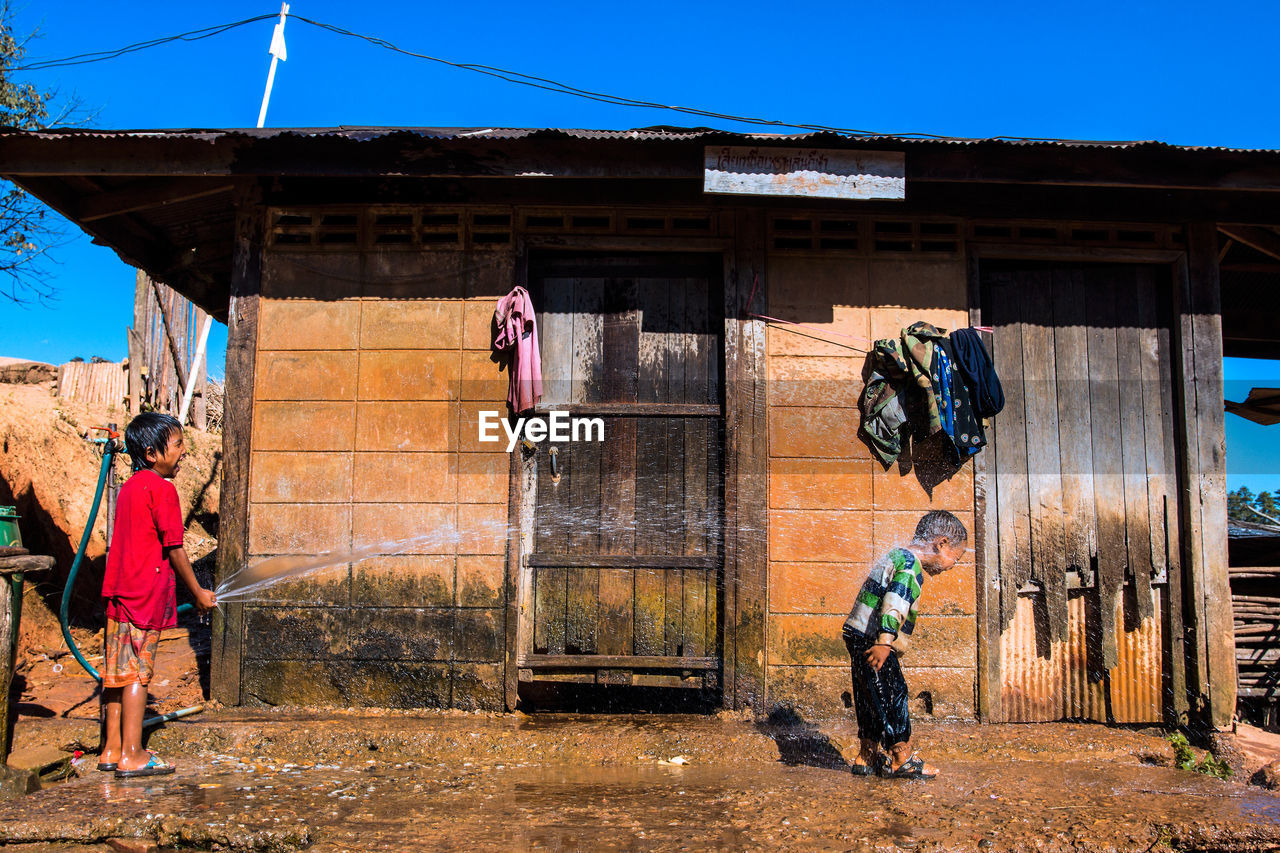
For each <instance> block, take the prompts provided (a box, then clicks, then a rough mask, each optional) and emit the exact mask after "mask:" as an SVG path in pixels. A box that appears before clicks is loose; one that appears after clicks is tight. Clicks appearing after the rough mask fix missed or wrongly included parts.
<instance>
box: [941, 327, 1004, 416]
mask: <svg viewBox="0 0 1280 853" xmlns="http://www.w3.org/2000/svg"><path fill="white" fill-rule="evenodd" d="M951 347H952V349H953V350H954V352H955V360H956V363H957V364H958V366H959V368H960V375H961V377H963V379H964V382H965V384H966V385H967V386H968V387H969V399H970V402H971V403H972V404H973V414H974V417H976V418H989V417H991V416H993V415H996V414H999V413H1000V410H1001V409H1003V408H1004V389H1003V388H1002V387H1000V377H999V376H997V375H996V368H995V365H994V364H992V363H991V356H990V355H989V354H988V353H987V348H986V347H985V346H983V344H982V339H981V338H980V337H978V333H977V332H975V331H974V330H973V329H956V330H955V331H954V332H952V333H951Z"/></svg>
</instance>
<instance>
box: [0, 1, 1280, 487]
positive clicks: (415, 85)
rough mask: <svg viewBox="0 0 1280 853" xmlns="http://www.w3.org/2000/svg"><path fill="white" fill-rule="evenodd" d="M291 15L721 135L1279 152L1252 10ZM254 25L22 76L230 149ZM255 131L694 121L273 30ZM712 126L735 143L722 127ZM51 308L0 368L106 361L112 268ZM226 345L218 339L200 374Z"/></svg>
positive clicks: (67, 287)
mask: <svg viewBox="0 0 1280 853" xmlns="http://www.w3.org/2000/svg"><path fill="white" fill-rule="evenodd" d="M278 10H279V6H278V4H276V3H273V2H270V0H255V2H238V0H237V2H219V3H216V4H212V3H202V4H196V3H164V4H161V3H135V2H115V3H103V2H101V0H95V2H83V1H82V0H59V2H57V3H56V4H51V3H36V2H29V3H28V4H27V5H26V6H25V8H22V9H20V10H19V11H18V14H17V16H16V22H15V23H16V29H17V30H18V31H19V32H27V31H30V30H33V29H37V28H38V29H39V30H40V34H41V38H40V39H39V40H38V41H36V42H34V43H33V44H32V46H31V50H30V54H29V58H55V57H62V56H67V55H70V54H76V53H80V52H83V51H89V50H101V49H105V48H112V47H118V46H122V45H125V44H129V43H132V42H135V41H140V40H143V39H148V38H153V37H157V36H162V35H168V34H172V33H177V32H182V31H186V30H192V29H196V28H199V27H204V26H209V25H213V24H220V23H225V22H230V21H234V20H239V19H242V18H248V17H253V16H255V15H260V14H265V13H272V12H276V11H278ZM291 11H292V13H293V14H296V15H303V16H306V17H309V18H314V19H316V20H318V21H324V22H326V23H331V24H335V25H339V26H342V27H345V28H347V29H351V30H356V31H358V32H362V33H367V34H370V35H376V36H381V37H384V38H387V39H389V40H391V41H394V42H396V43H398V44H400V45H401V46H403V47H405V48H408V49H411V50H415V51H419V52H423V53H429V54H433V55H436V56H441V57H444V58H448V59H453V60H457V61H461V62H474V63H485V64H491V65H498V66H503V67H507V68H511V69H514V70H518V71H523V72H525V73H529V74H537V75H541V76H544V77H550V78H553V79H556V80H560V81H563V82H566V83H570V84H572V85H577V86H580V87H583V88H591V89H596V90H598V91H604V92H610V93H615V94H619V95H625V96H629V97H634V98H641V99H646V100H653V101H661V102H665V103H677V104H684V105H689V106H696V107H702V108H707V109H714V110H718V111H722V112H728V113H735V114H739V115H754V116H761V117H766V118H777V119H783V120H791V121H800V122H806V123H817V124H830V125H835V126H841V127H855V128H861V129H869V130H876V131H881V132H889V133H897V132H910V131H922V132H931V133H940V134H949V135H956V136H992V135H1018V136H1050V137H1066V138H1076V139H1159V140H1163V141H1166V142H1173V143H1179V144H1188V145H1221V146H1232V147H1246V148H1247V147H1265V148H1272V147H1280V133H1278V132H1277V131H1278V130H1280V118H1278V117H1277V116H1278V115H1280V112H1278V111H1277V109H1276V107H1277V104H1276V90H1275V86H1274V77H1275V68H1274V55H1275V50H1274V33H1275V32H1276V31H1277V28H1278V27H1280V4H1276V3H1273V2H1255V3H1230V2H1227V3H1218V4H1214V5H1213V6H1212V7H1208V6H1206V5H1205V4H1204V3H1203V2H1197V3H1191V2H1161V3H1156V2H1128V3H1116V2H1114V0H1109V2H1105V3H1103V2H1077V3H1074V4H1072V5H1071V6H1070V7H1069V8H1067V7H1064V6H1062V5H1060V4H1028V3H1023V2H985V3H956V2H933V3H929V2H915V3H899V4H861V3H832V4H828V5H827V6H826V7H825V8H824V7H823V6H822V5H819V4H815V5H811V6H807V7H805V6H801V7H788V6H785V5H780V4H778V3H754V2H746V0H742V2H733V3H728V2H703V3H699V4H690V3H681V4H665V3H651V4H646V5H644V6H642V7H641V6H631V5H628V4H605V3H599V2H591V3H579V2H573V3H569V2H552V3H527V2H520V3H512V2H490V3H486V4H483V5H476V4H470V3H448V4H446V3H438V4H437V3H432V4H425V3H417V2H392V0H385V2H382V3H378V4H370V5H368V6H365V5H364V4H352V3H349V2H318V0H298V2H295V3H293V4H291ZM271 27H272V25H271V23H270V22H266V21H264V22H261V23H258V24H254V25H251V26H247V27H243V28H240V29H237V30H234V31H232V32H230V33H227V34H225V35H222V36H218V37H216V38H212V39H208V40H205V41H200V42H195V43H185V44H184V43H179V44H171V45H167V46H164V47H160V48H156V49H152V50H148V51H144V52H141V53H137V54H133V55H130V56H126V57H124V58H121V59H116V60H111V61H108V62H101V63H96V64H92V65H82V66H77V67H71V68H60V69H52V70H49V71H45V72H39V73H35V74H31V75H28V76H27V78H26V79H29V80H31V81H32V82H34V83H36V84H37V85H39V86H41V87H42V88H56V89H58V90H60V91H61V92H62V93H64V94H67V95H69V94H72V93H74V94H75V95H76V96H77V97H79V98H80V99H81V100H82V101H83V102H84V104H85V105H86V107H88V108H89V109H90V110H92V111H94V112H95V114H96V115H95V118H94V121H93V124H94V125H96V126H99V127H105V128H157V127H167V128H179V127H246V126H252V125H253V124H254V123H255V121H256V120H257V113H258V106H259V103H260V101H261V98H262V88H263V83H264V81H265V77H266V71H267V66H268V63H269V57H268V56H267V53H266V50H267V45H268V44H269V42H270V37H271ZM286 37H287V42H288V49H289V59H288V61H287V62H285V63H283V64H282V65H281V66H280V69H279V71H278V73H277V77H276V86H275V91H274V94H273V96H272V101H271V110H270V112H269V114H268V117H267V124H268V126H277V127H283V126H313V127H314V126H328V125H339V124H346V125H419V126H422V125H436V126H478V127H492V126H517V127H521V126H542V127H545V126H550V127H609V128H620V127H644V126H650V125H655V124H677V125H690V124H698V123H709V122H699V121H697V120H696V119H694V118H692V117H688V116H681V115H678V114H674V113H669V112H663V111H654V110H643V109H635V108H623V107H615V106H609V105H605V104H599V103H594V102H591V101H585V100H581V99H578V98H570V97H566V96H563V95H554V94H550V93H546V92H540V91H537V90H534V89H529V88H525V87H521V86H514V85H511V84H508V83H503V82H500V81H495V80H491V79H488V78H484V77H481V76H479V75H476V74H470V73H467V72H463V71H458V70H456V69H452V68H447V67H444V66H440V65H437V64H434V63H429V62H424V61H422V60H416V59H411V58H408V57H402V56H396V55H394V54H391V53H388V52H386V51H382V50H380V49H378V48H375V47H373V46H371V45H368V44H364V43H360V42H356V41H352V40H347V39H342V38H341V37H339V36H337V35H334V34H332V33H328V32H324V31H321V30H317V29H315V28H314V27H310V26H308V25H306V24H303V23H301V22H299V21H294V22H292V23H290V24H289V25H288V27H287V29H286ZM715 124H716V126H720V127H727V128H730V129H744V128H742V127H740V126H737V125H734V124H732V123H728V122H716V123H715ZM57 258H58V262H59V263H58V264H57V265H56V266H55V267H54V270H53V271H54V275H55V277H56V285H57V287H58V291H59V295H60V298H59V299H58V301H56V302H55V303H53V304H52V305H50V306H36V307H31V308H27V309H20V308H14V307H12V306H10V305H3V306H0V355H9V356H24V357H30V358H36V359H40V360H44V361H52V362H61V361H65V360H67V359H68V358H71V357H72V356H76V355H80V356H83V357H86V358H88V357H89V356H92V355H101V356H104V357H106V358H109V359H113V360H115V359H119V358H121V357H122V356H123V355H124V352H125V332H124V330H125V327H126V326H127V325H128V324H129V322H130V319H131V317H130V315H131V313H132V301H131V300H132V296H131V294H132V287H133V273H132V270H131V269H130V268H128V267H126V266H125V265H124V264H122V263H121V262H120V261H119V260H118V259H117V258H116V257H115V255H114V254H113V253H112V252H111V251H110V250H107V249H103V248H101V247H96V246H93V245H92V244H90V242H89V241H88V239H87V238H85V237H84V236H83V235H82V234H80V232H78V231H76V230H74V229H73V232H72V239H71V240H70V242H69V243H68V245H66V246H64V247H63V248H62V249H61V250H60V251H59V253H58V256H57ZM225 340H226V333H225V329H224V328H222V327H221V326H220V325H215V332H214V335H213V338H212V342H211V344H212V345H211V356H212V358H211V364H210V368H211V372H212V373H213V374H214V375H220V374H221V372H222V360H223V356H224V353H225ZM1227 371H1228V378H1229V379H1232V380H1235V379H1240V380H1241V383H1240V385H1239V387H1237V384H1236V383H1235V382H1234V381H1233V382H1232V385H1231V386H1230V387H1229V389H1228V394H1227V396H1229V397H1235V398H1243V397H1244V395H1245V394H1247V393H1248V386H1249V385H1250V384H1270V385H1273V386H1280V365H1277V364H1274V363H1264V364H1256V363H1247V362H1245V363H1236V362H1235V360H1228V364H1227ZM1227 423H1228V431H1227V441H1228V466H1229V468H1228V471H1229V479H1230V483H1231V487H1232V488H1234V487H1235V486H1237V485H1240V484H1241V483H1247V484H1248V485H1249V486H1250V488H1254V489H1255V491H1256V490H1258V489H1259V488H1272V489H1275V488H1280V450H1277V444H1280V442H1277V439H1278V438H1280V427H1271V428H1263V427H1256V426H1255V425H1253V424H1249V423H1248V422H1246V421H1243V420H1242V419H1240V418H1237V417H1235V416H1232V415H1228V416H1227Z"/></svg>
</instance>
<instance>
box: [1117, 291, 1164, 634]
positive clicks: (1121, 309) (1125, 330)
mask: <svg viewBox="0 0 1280 853" xmlns="http://www.w3.org/2000/svg"><path fill="white" fill-rule="evenodd" d="M1149 280H1150V279H1149V277H1148V279H1147V281H1148V283H1149ZM1114 282H1115V295H1116V361H1117V364H1118V367H1119V372H1120V454H1121V459H1122V469H1121V470H1122V471H1123V484H1124V512H1125V538H1126V540H1127V543H1128V555H1129V559H1128V562H1129V567H1128V575H1129V577H1130V579H1131V580H1132V582H1133V585H1134V602H1135V604H1136V605H1137V614H1138V618H1139V619H1140V620H1142V619H1149V618H1150V617H1151V615H1152V613H1153V612H1154V601H1155V600H1154V598H1153V596H1152V592H1151V539H1152V528H1151V518H1150V512H1151V506H1150V498H1149V496H1148V494H1147V488H1148V486H1147V480H1148V478H1149V476H1150V473H1151V472H1149V471H1148V469H1147V449H1146V443H1147V442H1146V423H1145V420H1144V417H1143V389H1142V359H1143V352H1142V336H1141V332H1140V330H1139V316H1140V315H1139V307H1138V306H1139V301H1140V296H1139V293H1138V290H1139V288H1140V287H1141V286H1142V279H1141V278H1140V277H1139V273H1138V270H1137V268H1135V267H1129V268H1127V269H1125V270H1124V271H1123V272H1119V271H1118V272H1117V273H1116V275H1115V278H1114Z"/></svg>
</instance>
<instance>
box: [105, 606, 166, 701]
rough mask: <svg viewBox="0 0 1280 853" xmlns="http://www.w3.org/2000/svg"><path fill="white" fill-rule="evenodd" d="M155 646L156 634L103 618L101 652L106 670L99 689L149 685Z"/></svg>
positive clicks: (153, 665) (153, 670)
mask: <svg viewBox="0 0 1280 853" xmlns="http://www.w3.org/2000/svg"><path fill="white" fill-rule="evenodd" d="M159 644H160V632H159V631H155V630H153V631H147V630H144V629H142V628H136V627H134V626H133V625H132V624H130V623H128V622H117V621H116V620H114V619H112V618H111V617H107V638H106V642H105V645H104V649H103V651H104V653H105V657H106V668H105V671H104V672H103V673H102V686H103V687H125V686H127V685H129V684H144V685H145V684H150V683H151V677H152V676H153V675H155V671H156V646H157V645H159Z"/></svg>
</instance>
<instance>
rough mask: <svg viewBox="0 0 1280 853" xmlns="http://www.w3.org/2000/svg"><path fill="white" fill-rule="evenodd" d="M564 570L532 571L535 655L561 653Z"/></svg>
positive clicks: (563, 626) (563, 645) (562, 652)
mask: <svg viewBox="0 0 1280 853" xmlns="http://www.w3.org/2000/svg"><path fill="white" fill-rule="evenodd" d="M568 578H569V573H568V570H566V569H549V568H542V569H536V570H535V571H534V573H533V650H534V652H536V653H538V654H547V655H562V654H564V653H565V634H566V631H565V601H566V596H567V584H568Z"/></svg>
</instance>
